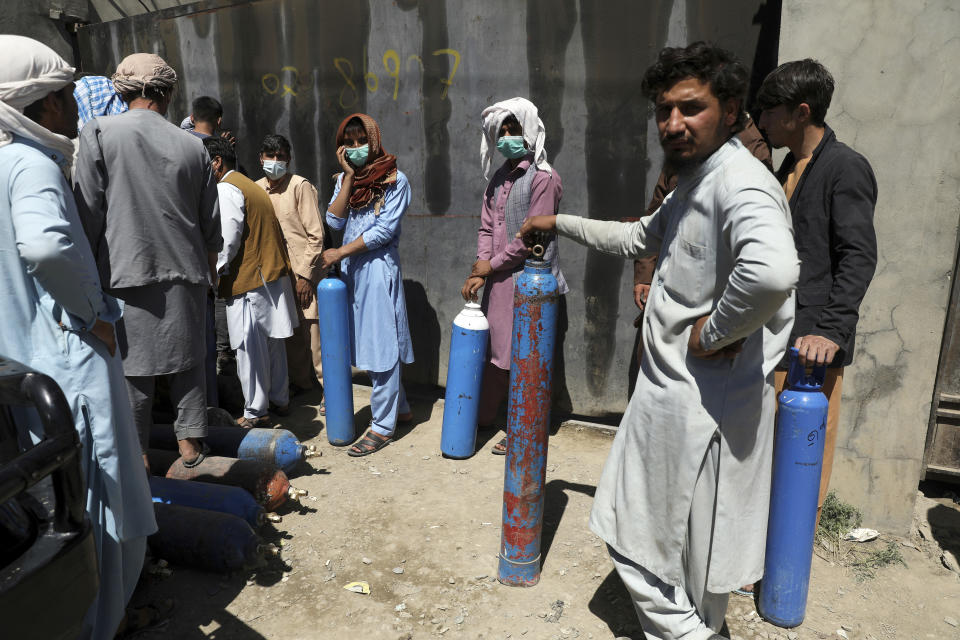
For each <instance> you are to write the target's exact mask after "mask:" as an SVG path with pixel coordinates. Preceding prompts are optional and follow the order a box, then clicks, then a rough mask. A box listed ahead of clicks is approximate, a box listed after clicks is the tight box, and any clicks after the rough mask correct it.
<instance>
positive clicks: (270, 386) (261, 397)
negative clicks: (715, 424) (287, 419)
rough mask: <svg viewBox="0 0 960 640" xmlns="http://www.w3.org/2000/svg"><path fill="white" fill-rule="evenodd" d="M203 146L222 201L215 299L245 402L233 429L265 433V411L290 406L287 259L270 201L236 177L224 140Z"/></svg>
mask: <svg viewBox="0 0 960 640" xmlns="http://www.w3.org/2000/svg"><path fill="white" fill-rule="evenodd" d="M203 144H204V146H205V147H206V148H207V152H208V153H209V154H210V161H211V165H212V167H213V174H214V176H215V177H216V179H217V191H218V195H219V199H220V227H221V230H222V233H223V248H222V249H221V250H220V253H219V255H218V256H217V273H218V274H220V282H219V292H220V297H222V298H223V299H224V300H226V311H227V330H228V331H229V333H230V348H231V349H235V350H236V352H237V376H238V377H239V378H240V387H241V388H242V389H243V397H244V408H243V416H242V417H241V418H240V419H239V420H237V423H238V424H239V425H240V426H243V427H255V426H268V425H269V423H270V418H269V416H268V415H267V412H268V410H269V408H270V405H271V404H273V405H274V406H275V407H277V408H278V409H281V410H283V409H286V408H287V405H288V399H289V389H288V386H287V352H286V347H285V346H284V338H288V337H290V336H291V335H292V334H293V329H294V327H296V326H297V311H296V307H295V306H294V297H293V284H292V283H291V280H290V260H289V257H288V256H287V251H286V248H285V246H284V243H283V233H282V232H281V230H280V223H279V222H278V221H277V217H276V215H275V214H274V211H273V204H272V203H271V202H270V196H269V195H267V192H266V191H264V190H263V189H261V188H260V187H259V186H258V185H257V184H256V183H255V182H253V181H252V180H250V179H249V178H247V177H246V176H244V175H242V174H240V173H238V172H237V171H235V169H236V166H237V157H236V155H235V153H234V150H233V145H231V144H230V143H229V142H228V141H226V140H224V139H223V138H206V139H205V140H204V141H203Z"/></svg>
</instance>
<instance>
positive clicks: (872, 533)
mask: <svg viewBox="0 0 960 640" xmlns="http://www.w3.org/2000/svg"><path fill="white" fill-rule="evenodd" d="M879 535H880V532H879V531H877V530H876V529H865V528H860V529H853V530H852V531H849V532H847V535H845V536H843V539H844V540H848V541H850V542H869V541H871V540H874V539H876V537H877V536H879Z"/></svg>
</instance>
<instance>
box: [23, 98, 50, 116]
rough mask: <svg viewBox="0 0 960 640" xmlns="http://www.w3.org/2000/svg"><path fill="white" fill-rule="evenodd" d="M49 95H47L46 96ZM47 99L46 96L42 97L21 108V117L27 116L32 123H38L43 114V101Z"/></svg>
mask: <svg viewBox="0 0 960 640" xmlns="http://www.w3.org/2000/svg"><path fill="white" fill-rule="evenodd" d="M48 95H49V94H48ZM46 99H47V96H43V97H42V98H40V99H39V100H36V101H34V102H31V103H30V104H28V105H27V106H25V107H24V108H23V115H25V116H27V117H28V118H30V119H31V120H33V121H34V122H40V118H42V117H43V112H44V110H45V107H44V106H43V101H44V100H46Z"/></svg>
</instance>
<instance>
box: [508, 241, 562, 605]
mask: <svg viewBox="0 0 960 640" xmlns="http://www.w3.org/2000/svg"><path fill="white" fill-rule="evenodd" d="M558 303H559V291H558V287H557V279H556V278H554V276H553V274H552V273H551V271H550V263H549V262H546V261H543V260H534V259H530V260H527V261H526V263H525V264H524V267H523V272H522V273H521V274H519V275H518V276H517V279H516V284H515V288H514V297H513V342H512V346H511V363H510V395H509V398H508V404H507V455H506V463H505V464H506V471H505V473H504V478H503V530H502V535H501V539H500V566H499V570H498V576H497V579H498V580H499V581H500V582H501V583H502V584H505V585H510V586H518V587H532V586H533V585H535V584H537V582H539V580H540V535H541V532H542V529H543V499H544V485H545V481H546V468H547V430H548V429H549V426H550V397H551V391H552V388H553V380H552V378H553V352H554V344H555V342H556V335H557V313H558V309H559V304H558Z"/></svg>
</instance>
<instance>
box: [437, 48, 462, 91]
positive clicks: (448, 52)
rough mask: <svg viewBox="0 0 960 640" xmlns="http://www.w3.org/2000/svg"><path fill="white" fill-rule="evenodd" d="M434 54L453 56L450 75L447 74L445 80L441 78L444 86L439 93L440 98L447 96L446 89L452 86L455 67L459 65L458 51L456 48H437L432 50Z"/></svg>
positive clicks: (455, 71) (455, 72)
mask: <svg viewBox="0 0 960 640" xmlns="http://www.w3.org/2000/svg"><path fill="white" fill-rule="evenodd" d="M433 55H435V56H453V68H452V69H450V75H449V76H447V79H446V80H441V81H440V82H442V83H443V84H444V85H445V86H444V87H443V91H442V92H441V93H440V97H441V98H446V97H447V89H449V88H450V87H452V86H453V76H455V75H457V69H458V68H459V67H460V52H459V51H457V50H456V49H437V50H436V51H434V52H433Z"/></svg>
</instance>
